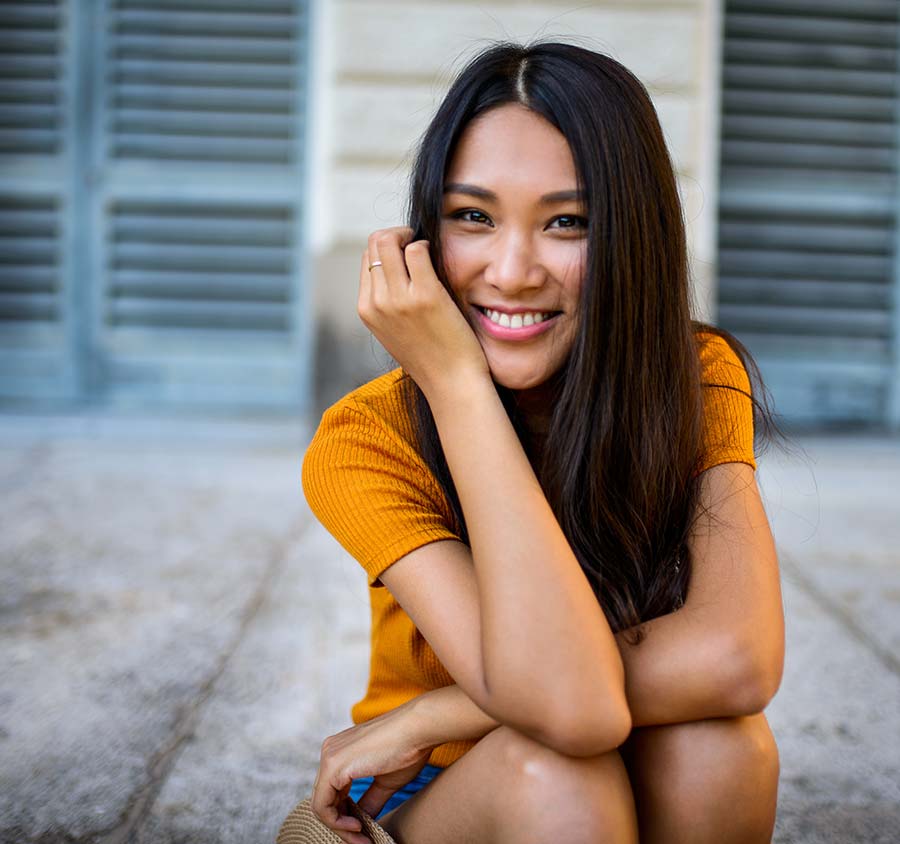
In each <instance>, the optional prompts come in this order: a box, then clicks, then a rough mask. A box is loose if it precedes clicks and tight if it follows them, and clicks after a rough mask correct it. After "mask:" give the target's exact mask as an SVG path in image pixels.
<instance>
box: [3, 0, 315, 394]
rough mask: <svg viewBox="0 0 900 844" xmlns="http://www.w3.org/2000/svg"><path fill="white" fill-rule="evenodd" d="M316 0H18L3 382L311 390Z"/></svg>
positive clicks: (27, 389) (85, 388)
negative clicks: (309, 56)
mask: <svg viewBox="0 0 900 844" xmlns="http://www.w3.org/2000/svg"><path fill="white" fill-rule="evenodd" d="M307 17H308V15H307V2H305V0H255V2H253V3H244V2H238V1H237V0H177V2H176V0H97V2H95V3H91V4H81V3H71V5H70V6H65V5H64V4H63V3H49V2H48V3H40V2H36V3H20V4H5V5H0V24H2V25H3V27H4V29H3V32H2V34H0V37H2V38H4V39H5V48H6V49H4V51H3V53H4V54H3V57H2V59H0V70H2V72H3V73H5V74H7V77H8V81H2V82H0V85H3V88H2V91H0V121H2V123H0V157H3V158H5V159H6V160H7V161H9V164H8V165H6V164H4V169H3V178H2V180H0V193H2V194H3V198H4V202H3V211H2V213H0V236H3V237H4V240H3V242H2V243H0V249H3V250H4V251H3V252H2V256H3V257H2V264H0V318H2V319H3V320H4V322H3V327H4V328H3V340H2V342H3V344H4V346H3V351H4V354H3V361H2V363H0V394H5V395H11V394H16V393H15V391H16V390H19V393H20V394H22V395H26V396H31V397H35V396H38V395H43V394H45V393H49V392H52V391H51V390H49V389H48V390H44V391H42V390H41V389H39V385H38V381H37V379H38V376H40V377H41V378H44V380H45V381H47V382H48V383H49V382H50V380H49V379H50V378H51V376H53V378H55V379H56V380H55V381H54V384H55V385H56V386H55V387H54V389H55V391H56V392H55V394H56V395H60V396H68V397H70V398H71V397H81V398H85V399H89V400H92V401H96V402H102V403H104V404H110V405H148V404H150V405H158V404H165V403H173V404H179V405H183V404H188V405H216V406H221V407H233V408H246V407H272V406H289V407H296V406H298V405H302V404H303V403H304V402H306V401H308V399H309V392H310V370H311V361H310V357H311V353H312V348H311V342H310V339H311V327H312V319H311V315H310V308H309V307H307V301H306V299H307V295H308V291H307V285H305V284H304V262H303V257H302V256H303V254H304V250H303V243H302V228H303V215H302V196H303V193H304V186H303V169H304V164H305V161H304V159H305V147H304V137H305V125H304V114H305V110H306V92H307V74H306V42H307V25H308V20H307ZM64 47H65V49H64ZM72 103H74V105H71V104H72ZM66 115H69V119H68V120H67V119H66ZM23 161H24V164H23V163H22V162H23ZM3 243H5V244H6V246H5V247H3V245H2V244H3ZM4 379H5V380H4ZM60 385H63V386H65V387H66V389H62V388H61V386H60Z"/></svg>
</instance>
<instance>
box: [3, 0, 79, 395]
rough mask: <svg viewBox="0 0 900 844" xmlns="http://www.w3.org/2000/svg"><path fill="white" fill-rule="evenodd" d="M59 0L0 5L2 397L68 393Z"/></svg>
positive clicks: (63, 39)
mask: <svg viewBox="0 0 900 844" xmlns="http://www.w3.org/2000/svg"><path fill="white" fill-rule="evenodd" d="M67 12H68V8H67V5H66V4H65V3H63V2H21V3H4V4H3V5H0V395H5V396H8V397H19V398H21V397H26V396H35V395H39V396H42V397H44V398H66V397H69V398H71V397H73V396H74V395H75V394H76V393H77V389H78V388H77V372H76V368H75V365H74V364H75V356H74V354H73V344H74V342H75V339H74V337H73V335H72V328H73V314H72V304H73V301H72V298H73V291H72V254H71V251H70V249H69V248H68V244H70V243H71V238H70V236H69V235H70V233H69V232H68V229H67V210H68V207H69V204H70V200H71V191H70V185H69V183H68V180H69V170H70V168H69V167H68V162H67V156H69V155H70V154H71V153H72V143H71V137H72V123H71V114H72V110H71V107H70V103H71V89H70V88H69V87H68V86H67V85H66V82H65V73H64V69H65V66H66V62H67V61H68V60H69V59H70V56H71V44H72V40H71V32H70V28H69V25H68V23H69V21H68V15H67Z"/></svg>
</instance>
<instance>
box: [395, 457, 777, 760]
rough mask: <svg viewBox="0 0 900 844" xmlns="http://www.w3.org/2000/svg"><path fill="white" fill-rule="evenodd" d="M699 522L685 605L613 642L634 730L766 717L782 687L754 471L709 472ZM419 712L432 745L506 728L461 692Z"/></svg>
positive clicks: (424, 703)
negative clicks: (633, 640)
mask: <svg viewBox="0 0 900 844" xmlns="http://www.w3.org/2000/svg"><path fill="white" fill-rule="evenodd" d="M700 513H701V514H702V515H701V516H700V517H699V518H698V519H697V520H696V522H695V529H694V532H693V534H692V536H691V538H690V540H689V546H690V550H691V555H692V560H693V574H692V578H691V585H690V589H689V591H688V596H687V600H686V602H685V605H684V606H683V607H682V608H681V609H680V610H678V611H677V612H674V613H669V614H667V615H663V616H660V617H658V618H654V619H652V620H651V621H648V622H646V623H645V624H644V625H643V626H642V631H643V633H644V639H643V641H642V642H641V643H640V644H639V645H632V644H630V643H629V641H628V640H629V638H630V637H631V635H632V634H633V633H634V632H636V631H637V629H638V628H631V629H630V630H625V631H622V632H620V633H617V634H616V636H615V640H616V643H617V645H618V647H619V651H620V653H621V655H622V661H623V663H624V668H625V681H626V685H625V690H626V695H627V700H628V707H629V709H630V711H631V718H632V722H633V725H634V726H635V727H643V726H649V725H653V724H671V723H679V722H683V721H699V720H702V719H705V718H726V717H731V716H738V715H750V714H753V713H755V712H761V711H762V710H763V709H765V707H766V705H767V704H768V703H769V701H770V700H771V699H772V697H773V696H774V695H775V692H776V691H777V689H778V685H779V683H780V681H781V673H782V668H783V661H784V615H783V609H782V603H781V588H780V583H779V576H778V561H777V556H776V553H775V547H774V542H773V540H772V536H771V531H770V529H769V525H768V520H767V518H766V515H765V511H764V509H763V506H762V502H761V499H760V496H759V491H758V488H757V486H756V483H755V480H754V476H753V471H752V469H751V468H750V467H749V466H745V465H743V464H738V463H733V464H723V465H721V466H716V467H713V468H712V469H709V470H707V471H706V472H704V474H703V480H702V482H701V492H700ZM473 576H474V575H473ZM415 703H416V705H415V706H414V707H411V709H410V717H411V718H412V719H413V721H414V724H413V725H412V728H411V729H412V731H413V733H414V734H416V735H419V736H422V737H423V740H424V741H426V742H429V741H430V742H432V743H434V744H441V743H444V742H448V741H456V740H466V739H478V738H481V737H482V736H483V735H485V734H486V733H488V732H490V731H491V730H492V729H494V728H495V727H496V726H498V725H499V722H498V721H496V720H494V719H493V718H492V717H491V716H490V715H488V714H487V713H485V712H484V711H483V710H482V709H480V708H479V707H478V706H477V704H475V703H474V702H473V701H472V700H471V698H469V696H468V695H467V694H466V693H465V691H463V689H462V688H460V687H459V686H456V685H454V686H447V687H444V688H442V689H435V690H434V691H431V692H427V693H426V694H423V695H420V696H419V697H418V698H416V699H415Z"/></svg>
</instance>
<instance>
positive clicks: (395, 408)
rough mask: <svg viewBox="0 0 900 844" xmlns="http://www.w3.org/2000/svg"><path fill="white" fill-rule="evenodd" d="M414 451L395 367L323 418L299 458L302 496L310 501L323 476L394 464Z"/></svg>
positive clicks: (344, 397)
mask: <svg viewBox="0 0 900 844" xmlns="http://www.w3.org/2000/svg"><path fill="white" fill-rule="evenodd" d="M414 451H415V445H414V437H413V429H412V424H411V420H410V418H409V415H408V413H407V410H406V405H405V402H404V397H403V385H402V370H401V369H399V368H398V369H393V370H391V371H390V372H386V373H385V374H384V375H380V376H378V377H377V378H374V379H372V380H371V381H369V382H367V383H365V384H363V385H362V386H360V387H357V388H356V389H355V390H352V391H351V392H349V393H347V395H345V396H343V397H342V398H341V399H339V400H338V401H336V402H335V403H334V404H333V405H331V406H330V407H329V408H328V409H327V410H325V412H324V413H323V414H322V418H321V420H320V422H319V425H318V428H317V429H316V431H315V433H314V434H313V437H312V440H311V441H310V443H309V446H308V447H307V449H306V454H305V455H304V458H303V486H304V492H305V493H306V494H307V498H309V497H310V492H314V489H313V487H314V486H316V482H317V481H318V480H319V479H320V478H321V477H322V475H323V474H325V473H326V472H327V473H329V474H334V473H335V472H336V471H340V470H341V469H347V468H350V467H354V468H356V469H357V470H364V469H366V468H367V467H371V468H374V467H375V466H380V465H382V464H383V463H385V462H387V463H392V462H393V463H396V461H397V459H398V458H399V457H401V456H405V457H406V459H407V461H408V460H410V459H412V457H413V454H412V452H414ZM357 480H358V479H357Z"/></svg>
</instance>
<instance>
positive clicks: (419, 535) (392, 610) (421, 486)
mask: <svg viewBox="0 0 900 844" xmlns="http://www.w3.org/2000/svg"><path fill="white" fill-rule="evenodd" d="M697 336H698V341H700V343H699V351H700V361H701V368H702V379H703V381H704V382H707V383H714V384H724V385H730V386H733V387H737V388H738V389H739V390H741V391H742V392H736V391H735V390H732V389H720V388H715V387H709V388H707V389H705V390H704V402H705V412H704V442H705V448H704V452H705V458H704V460H703V462H702V465H701V467H700V469H699V470H698V471H699V472H702V471H703V470H705V469H708V468H710V467H711V466H716V465H718V464H720V463H729V462H739V463H747V464H749V465H750V466H752V467H753V468H754V469H755V468H756V461H755V460H754V456H753V415H752V406H751V402H750V398H749V393H750V383H749V380H748V378H747V373H746V371H745V370H744V368H743V366H742V365H741V363H740V360H739V359H738V358H737V356H736V355H735V354H734V352H733V351H732V350H731V348H730V347H729V346H728V344H727V343H726V342H725V341H724V340H723V339H721V338H720V337H717V336H716V335H712V334H698V335H697ZM400 374H401V370H400V369H394V370H392V371H391V372H388V373H386V374H385V375H382V376H380V377H378V378H375V379H374V380H372V381H370V382H369V383H367V384H364V385H363V386H362V387H359V388H358V389H356V390H354V391H353V392H351V393H349V394H348V395H346V396H345V397H344V398H342V399H341V400H340V401H338V402H336V403H335V404H334V405H332V406H331V407H330V408H328V410H326V411H325V413H324V414H323V416H322V421H321V423H320V425H319V428H318V430H317V431H316V434H315V436H314V437H313V439H312V442H311V443H310V445H309V448H308V449H307V451H306V455H305V457H304V460H303V491H304V493H305V495H306V499H307V501H308V502H309V506H310V508H311V509H312V511H313V513H315V515H316V517H317V518H318V519H319V521H320V522H322V524H323V525H324V526H325V527H326V528H327V529H328V531H329V532H330V533H331V534H332V535H333V536H334V537H335V539H337V540H338V541H339V542H340V543H341V545H343V547H344V548H345V549H346V550H347V551H348V552H349V553H350V554H351V555H352V556H353V557H354V558H355V559H356V560H357V561H359V563H360V565H362V567H363V569H365V571H366V574H367V576H368V582H369V599H370V603H371V610H372V651H371V658H370V665H369V685H368V689H367V691H366V694H365V697H363V698H362V700H360V701H358V702H357V703H356V704H355V705H354V706H353V708H352V709H351V717H352V719H353V723H354V724H360V723H362V722H364V721H368V720H370V719H372V718H374V717H376V716H378V715H381V714H383V713H385V712H388V711H390V710H391V709H394V708H395V707H397V706H400V705H401V704H403V703H405V702H406V701H408V700H410V699H411V698H414V697H417V696H418V695H421V694H423V693H425V692H427V691H428V690H430V689H436V688H439V687H441V686H447V685H450V684H452V683H454V682H455V681H454V680H453V678H452V677H451V676H450V674H449V673H447V671H446V669H445V668H444V666H443V665H442V664H441V663H440V661H439V660H438V658H437V656H436V655H435V653H434V651H433V650H432V649H431V647H430V646H429V645H428V643H427V642H426V641H425V639H424V637H423V636H422V634H421V633H420V632H419V630H418V629H417V628H416V626H415V625H414V624H413V622H412V619H411V618H410V617H409V616H408V615H407V614H406V613H405V612H404V611H403V609H402V608H401V606H400V605H399V604H398V603H397V602H396V601H395V600H394V598H393V596H392V595H391V593H390V592H389V591H388V590H387V589H386V588H384V587H383V586H382V584H381V582H380V581H379V580H378V578H379V576H380V575H381V573H382V572H383V571H384V570H385V569H386V568H388V566H390V565H391V564H392V563H394V562H396V561H397V560H399V559H400V558H401V557H403V556H404V555H406V554H408V553H409V552H410V551H413V550H415V549H416V548H419V547H421V546H422V545H427V544H428V543H429V542H435V541H437V540H440V539H458V538H459V537H458V536H457V535H456V533H454V531H453V529H452V528H451V525H452V524H453V519H452V516H451V510H450V507H449V504H448V502H447V500H446V497H445V496H444V493H443V491H442V490H441V488H440V485H439V484H438V482H437V480H436V478H435V477H434V476H433V475H432V474H431V472H430V471H429V470H428V468H427V467H426V465H425V462H424V461H423V460H422V458H421V457H420V456H419V453H418V452H417V450H416V448H415V446H414V443H415V437H414V434H413V428H412V421H411V420H410V418H409V417H408V415H407V414H406V412H405V407H404V405H403V401H402V397H401V393H400V389H399V385H398V380H399V377H400ZM474 745H475V742H474V741H464V742H448V743H447V744H442V745H440V746H439V747H436V748H435V749H434V750H433V751H432V753H431V757H430V758H429V762H430V764H432V765H439V766H441V767H446V766H447V765H450V764H451V763H453V762H455V761H456V760H457V759H458V758H459V757H460V756H462V755H463V754H464V753H465V752H466V751H468V750H470V749H471V748H472V747H474Z"/></svg>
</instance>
